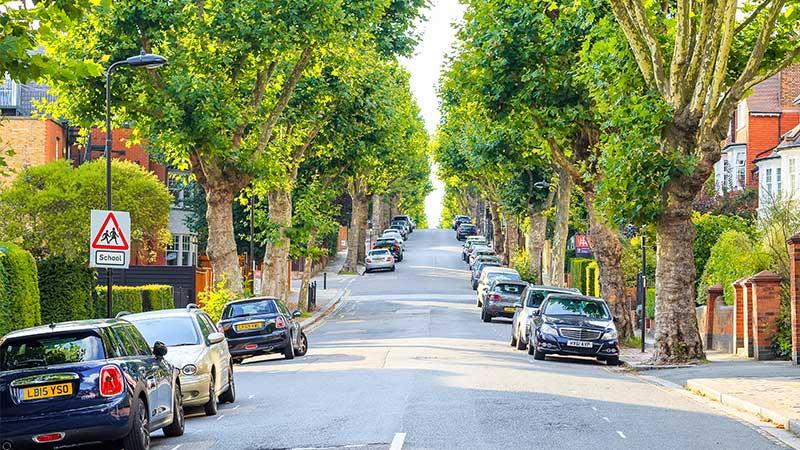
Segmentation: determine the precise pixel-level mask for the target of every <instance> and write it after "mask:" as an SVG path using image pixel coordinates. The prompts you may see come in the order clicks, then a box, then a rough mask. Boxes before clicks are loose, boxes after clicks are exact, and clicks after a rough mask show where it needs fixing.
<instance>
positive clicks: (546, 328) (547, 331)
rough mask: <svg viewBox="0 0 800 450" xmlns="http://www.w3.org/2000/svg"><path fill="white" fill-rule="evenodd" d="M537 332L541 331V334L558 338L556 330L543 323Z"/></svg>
mask: <svg viewBox="0 0 800 450" xmlns="http://www.w3.org/2000/svg"><path fill="white" fill-rule="evenodd" d="M539 331H541V332H542V334H551V335H553V336H558V330H556V328H555V327H554V326H552V325H550V324H547V323H543V324H542V327H541V328H539Z"/></svg>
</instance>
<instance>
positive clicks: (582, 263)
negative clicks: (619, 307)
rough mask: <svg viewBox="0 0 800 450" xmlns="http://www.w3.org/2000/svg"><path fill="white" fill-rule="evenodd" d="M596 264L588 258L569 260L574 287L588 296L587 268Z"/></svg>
mask: <svg viewBox="0 0 800 450" xmlns="http://www.w3.org/2000/svg"><path fill="white" fill-rule="evenodd" d="M591 262H594V260H592V259H588V258H572V259H570V260H569V273H570V280H571V283H572V287H574V288H577V289H579V290H580V291H581V292H583V293H584V294H586V266H587V265H589V263H591Z"/></svg>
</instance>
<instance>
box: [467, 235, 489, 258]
mask: <svg viewBox="0 0 800 450" xmlns="http://www.w3.org/2000/svg"><path fill="white" fill-rule="evenodd" d="M486 244H487V242H486V238H485V237H484V236H467V239H466V240H465V241H464V246H463V248H462V249H461V260H462V261H466V260H467V254H468V253H469V251H470V250H472V247H473V246H475V245H486Z"/></svg>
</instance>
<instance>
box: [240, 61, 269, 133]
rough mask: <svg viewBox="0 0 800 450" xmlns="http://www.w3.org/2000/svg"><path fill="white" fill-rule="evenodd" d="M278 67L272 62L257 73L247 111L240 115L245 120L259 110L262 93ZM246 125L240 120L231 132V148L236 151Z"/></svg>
mask: <svg viewBox="0 0 800 450" xmlns="http://www.w3.org/2000/svg"><path fill="white" fill-rule="evenodd" d="M277 66H278V63H277V62H276V61H273V62H271V63H270V64H269V66H267V68H266V69H264V70H262V71H260V72H258V73H257V74H256V83H255V86H254V87H253V94H252V97H251V99H250V104H249V106H248V109H247V111H246V112H245V113H244V114H242V115H243V116H244V117H245V118H246V117H249V116H251V115H253V114H255V113H256V111H258V110H259V108H261V103H262V102H263V101H264V92H265V91H266V89H267V85H268V84H269V81H270V80H271V79H272V75H273V74H274V73H275V68H276V67H277ZM246 125H247V120H242V123H241V124H239V126H238V127H236V129H235V130H234V132H233V148H234V149H237V148H239V146H240V145H241V143H242V136H243V135H244V129H245V127H246Z"/></svg>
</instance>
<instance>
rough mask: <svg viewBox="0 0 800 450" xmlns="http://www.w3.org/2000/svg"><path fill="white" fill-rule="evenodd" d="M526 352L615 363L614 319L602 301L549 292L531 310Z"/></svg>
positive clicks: (539, 358)
mask: <svg viewBox="0 0 800 450" xmlns="http://www.w3.org/2000/svg"><path fill="white" fill-rule="evenodd" d="M532 318H533V323H532V324H531V326H530V331H529V335H528V336H527V338H528V339H527V341H528V353H529V354H531V355H533V359H537V360H543V359H544V358H545V356H546V355H575V356H588V357H593V358H596V359H598V360H600V361H605V362H606V363H607V364H608V365H610V366H613V365H617V364H619V343H618V342H617V329H616V327H615V326H614V318H613V316H612V315H611V311H610V310H609V308H608V305H607V304H606V302H605V300H603V299H599V298H594V297H586V296H582V295H570V294H565V295H562V294H550V295H549V296H547V298H546V299H545V301H544V302H543V303H542V306H541V308H539V309H538V310H535V311H534V312H533V317H532Z"/></svg>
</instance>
